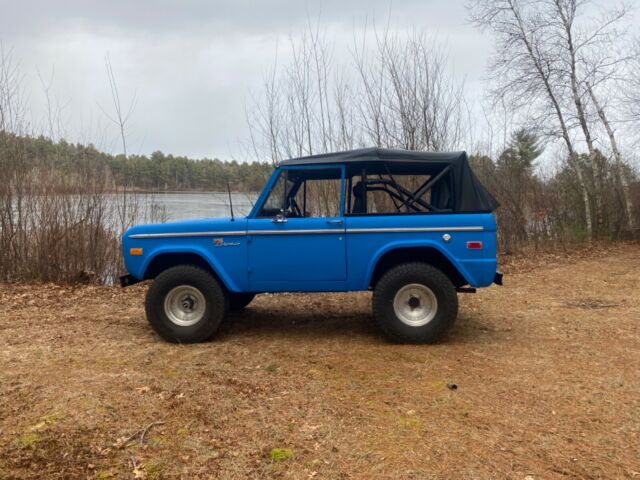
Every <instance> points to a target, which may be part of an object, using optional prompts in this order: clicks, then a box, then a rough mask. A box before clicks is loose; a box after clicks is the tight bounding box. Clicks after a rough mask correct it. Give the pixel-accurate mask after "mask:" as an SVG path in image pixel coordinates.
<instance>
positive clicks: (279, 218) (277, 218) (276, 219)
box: [271, 215, 287, 223]
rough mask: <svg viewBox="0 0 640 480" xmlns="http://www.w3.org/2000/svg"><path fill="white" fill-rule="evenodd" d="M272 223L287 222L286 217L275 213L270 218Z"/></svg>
mask: <svg viewBox="0 0 640 480" xmlns="http://www.w3.org/2000/svg"><path fill="white" fill-rule="evenodd" d="M271 221H272V222H273V223H287V217H285V216H283V215H276V216H275V217H273V218H272V219H271Z"/></svg>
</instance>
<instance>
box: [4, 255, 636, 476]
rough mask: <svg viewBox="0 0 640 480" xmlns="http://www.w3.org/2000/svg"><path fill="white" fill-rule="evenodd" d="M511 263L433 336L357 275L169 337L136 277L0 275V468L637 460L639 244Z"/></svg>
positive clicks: (499, 472)
mask: <svg viewBox="0 0 640 480" xmlns="http://www.w3.org/2000/svg"><path fill="white" fill-rule="evenodd" d="M505 270H506V271H507V273H508V275H507V276H506V278H505V283H506V285H505V286H504V287H502V288H500V287H492V288H489V289H484V290H481V291H479V292H478V293H477V294H476V295H461V309H460V316H459V319H458V323H457V325H456V327H455V328H454V329H453V331H452V332H451V334H450V335H449V336H448V337H447V339H446V340H445V341H444V342H442V343H440V344H438V345H431V346H406V345H394V344H390V343H388V342H387V341H386V340H385V339H384V337H382V336H381V335H380V333H379V332H378V331H377V329H376V328H375V327H374V326H373V325H372V322H371V319H370V294H368V293H356V294H322V295H261V296H259V297H258V298H257V299H256V300H255V302H254V303H253V304H251V306H250V307H249V308H248V309H247V310H246V311H245V312H243V313H241V314H236V315H233V316H232V317H231V318H229V319H228V320H227V321H226V323H225V325H224V326H223V327H222V330H221V331H220V333H219V335H218V336H217V338H215V339H214V340H213V341H211V342H209V343H206V344H201V345H191V346H179V345H171V344H167V343H164V342H163V341H161V340H160V338H159V337H158V336H156V335H155V334H154V333H153V331H152V330H151V329H150V328H149V326H148V325H147V323H146V320H145V318H144V312H143V297H144V293H145V288H146V287H145V286H136V287H132V288H129V289H126V290H120V289H117V288H110V287H91V286H83V287H60V286H54V285H41V286H27V285H23V286H10V285H0V478H48V479H49V478H65V479H66V478H98V479H107V478H148V479H154V478H221V479H235V478H295V479H306V478H316V479H320V478H336V479H343V478H344V479H347V478H357V479H377V478H394V479H395V478H402V479H429V478H451V479H464V478H468V479H484V478H514V479H527V480H531V479H543V478H544V479H546V478H636V477H637V478H640V294H638V287H639V285H638V284H639V282H640V246H638V245H625V246H619V247H615V248H611V249H609V250H608V251H602V250H599V251H595V252H593V253H585V252H582V253H581V254H579V255H571V256H567V255H545V256H540V257H537V258H535V259H531V260H527V261H524V260H518V261H511V262H510V263H508V264H507V265H506V268H505ZM454 385H455V386H456V387H457V388H454ZM154 422H159V423H154ZM146 427H148V428H146ZM145 428H146V431H145V432H144V438H143V439H142V440H141V438H140V437H141V436H142V432H141V431H140V429H143V430H144V429H145ZM136 432H138V433H137V435H134V434H135V433H136ZM128 437H131V439H130V440H129V441H127V438H128Z"/></svg>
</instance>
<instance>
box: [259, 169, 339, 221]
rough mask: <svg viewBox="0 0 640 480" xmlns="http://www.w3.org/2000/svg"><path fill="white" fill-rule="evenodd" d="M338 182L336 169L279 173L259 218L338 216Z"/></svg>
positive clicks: (284, 171) (295, 170)
mask: <svg viewBox="0 0 640 480" xmlns="http://www.w3.org/2000/svg"><path fill="white" fill-rule="evenodd" d="M341 183H342V170H341V169H339V168H329V169H320V168H319V169H287V170H282V171H281V172H280V175H279V177H278V179H277V180H276V182H275V183H274V184H273V187H272V188H271V191H270V192H269V195H268V196H267V199H266V200H265V202H264V204H263V206H262V208H261V209H260V213H259V214H258V216H259V217H263V218H264V217H275V216H276V215H280V214H284V215H285V216H287V217H289V218H314V217H315V218H323V217H338V216H340V194H341V191H340V185H341Z"/></svg>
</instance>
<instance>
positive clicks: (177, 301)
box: [164, 285, 207, 327]
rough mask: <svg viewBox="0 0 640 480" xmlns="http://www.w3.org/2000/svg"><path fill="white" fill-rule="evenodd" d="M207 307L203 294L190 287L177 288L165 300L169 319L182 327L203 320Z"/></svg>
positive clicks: (165, 311)
mask: <svg viewBox="0 0 640 480" xmlns="http://www.w3.org/2000/svg"><path fill="white" fill-rule="evenodd" d="M206 307H207V304H206V300H205V299H204V295H203V294H202V292H201V291H200V290H198V289H197V288H195V287H192V286H190V285H180V286H178V287H175V288H174V289H173V290H171V291H170V292H169V293H168V294H167V296H166V297H165V299H164V313H165V314H166V315H167V318H168V319H169V320H170V321H171V322H173V323H175V324H176V325H179V326H181V327H189V326H191V325H195V324H196V323H198V322H199V321H200V320H202V317H204V312H205V310H206Z"/></svg>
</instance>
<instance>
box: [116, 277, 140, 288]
mask: <svg viewBox="0 0 640 480" xmlns="http://www.w3.org/2000/svg"><path fill="white" fill-rule="evenodd" d="M139 282H141V280H138V279H137V278H136V277H134V276H133V275H129V274H127V275H122V276H121V277H120V286H121V287H122V288H124V287H128V286H130V285H135V284H136V283H139Z"/></svg>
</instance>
